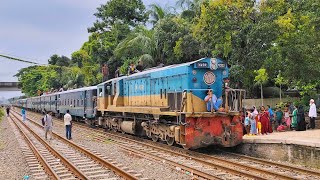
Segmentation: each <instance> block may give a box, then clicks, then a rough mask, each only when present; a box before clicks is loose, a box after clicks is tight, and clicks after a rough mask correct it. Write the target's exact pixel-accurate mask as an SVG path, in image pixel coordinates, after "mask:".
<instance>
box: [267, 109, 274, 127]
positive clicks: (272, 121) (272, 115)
mask: <svg viewBox="0 0 320 180" xmlns="http://www.w3.org/2000/svg"><path fill="white" fill-rule="evenodd" d="M267 110H268V113H269V116H270V123H269V132H270V133H272V130H273V129H274V127H273V124H274V113H273V111H272V108H271V107H270V105H267Z"/></svg>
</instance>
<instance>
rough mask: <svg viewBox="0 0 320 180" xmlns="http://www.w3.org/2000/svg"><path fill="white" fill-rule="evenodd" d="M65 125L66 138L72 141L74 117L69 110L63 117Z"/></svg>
mask: <svg viewBox="0 0 320 180" xmlns="http://www.w3.org/2000/svg"><path fill="white" fill-rule="evenodd" d="M63 121H64V125H65V126H66V138H67V139H69V140H70V139H72V138H71V121H72V117H71V115H70V114H69V110H67V113H66V114H65V115H64V117H63Z"/></svg>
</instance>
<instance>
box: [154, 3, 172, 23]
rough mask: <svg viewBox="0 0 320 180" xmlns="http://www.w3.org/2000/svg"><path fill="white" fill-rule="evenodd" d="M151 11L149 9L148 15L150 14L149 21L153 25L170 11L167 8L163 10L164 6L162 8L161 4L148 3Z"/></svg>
mask: <svg viewBox="0 0 320 180" xmlns="http://www.w3.org/2000/svg"><path fill="white" fill-rule="evenodd" d="M150 8H151V11H150V15H151V20H150V21H151V23H152V24H153V26H155V25H156V24H157V23H158V22H159V21H160V20H161V19H164V18H165V17H167V16H168V15H169V14H170V12H168V11H167V10H165V9H164V8H162V7H161V6H159V5H157V4H151V5H150Z"/></svg>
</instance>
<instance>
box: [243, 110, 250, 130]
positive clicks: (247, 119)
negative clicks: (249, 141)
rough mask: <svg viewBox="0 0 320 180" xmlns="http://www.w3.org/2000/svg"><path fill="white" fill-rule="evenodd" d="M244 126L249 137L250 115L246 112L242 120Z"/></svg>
mask: <svg viewBox="0 0 320 180" xmlns="http://www.w3.org/2000/svg"><path fill="white" fill-rule="evenodd" d="M244 126H245V128H246V133H247V135H250V113H249V112H248V111H247V112H246V118H245V119H244Z"/></svg>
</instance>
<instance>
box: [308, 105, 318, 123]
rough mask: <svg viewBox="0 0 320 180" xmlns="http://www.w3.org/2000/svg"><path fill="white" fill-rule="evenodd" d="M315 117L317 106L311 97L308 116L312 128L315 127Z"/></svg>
mask: <svg viewBox="0 0 320 180" xmlns="http://www.w3.org/2000/svg"><path fill="white" fill-rule="evenodd" d="M316 117H317V108H316V104H315V103H314V100H313V99H310V109H309V118H310V128H311V129H314V128H315V127H316V124H315V120H316Z"/></svg>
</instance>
